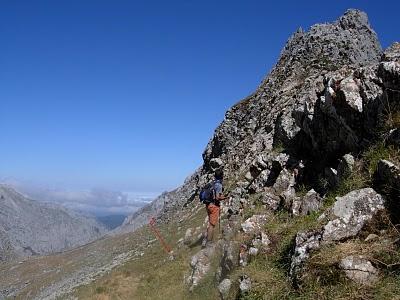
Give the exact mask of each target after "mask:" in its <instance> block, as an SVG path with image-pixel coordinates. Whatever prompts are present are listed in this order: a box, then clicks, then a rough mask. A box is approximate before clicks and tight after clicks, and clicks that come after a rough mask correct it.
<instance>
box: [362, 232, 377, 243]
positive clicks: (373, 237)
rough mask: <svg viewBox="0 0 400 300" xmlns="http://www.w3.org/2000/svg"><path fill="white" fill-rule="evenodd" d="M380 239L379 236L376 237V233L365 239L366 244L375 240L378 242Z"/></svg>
mask: <svg viewBox="0 0 400 300" xmlns="http://www.w3.org/2000/svg"><path fill="white" fill-rule="evenodd" d="M378 238H379V236H378V235H376V234H374V233H371V234H369V235H368V236H367V237H366V238H365V240H364V241H365V242H371V241H374V240H376V239H378Z"/></svg>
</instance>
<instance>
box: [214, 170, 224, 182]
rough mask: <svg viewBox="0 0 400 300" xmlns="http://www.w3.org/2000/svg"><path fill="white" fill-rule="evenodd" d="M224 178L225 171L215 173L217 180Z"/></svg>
mask: <svg viewBox="0 0 400 300" xmlns="http://www.w3.org/2000/svg"><path fill="white" fill-rule="evenodd" d="M223 178H224V171H222V170H217V171H215V179H217V180H222V179H223Z"/></svg>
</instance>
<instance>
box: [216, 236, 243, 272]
mask: <svg viewBox="0 0 400 300" xmlns="http://www.w3.org/2000/svg"><path fill="white" fill-rule="evenodd" d="M239 251H240V249H239V243H238V242H236V241H229V242H226V243H224V246H223V254H222V259H221V263H220V268H221V276H222V277H224V276H225V275H226V274H228V273H229V272H231V271H233V269H234V268H235V267H237V266H238V257H239Z"/></svg>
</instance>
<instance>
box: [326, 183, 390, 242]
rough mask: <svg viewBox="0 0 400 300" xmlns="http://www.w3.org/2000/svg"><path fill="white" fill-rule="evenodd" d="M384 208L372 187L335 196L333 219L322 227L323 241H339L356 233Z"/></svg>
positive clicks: (381, 199) (382, 201)
mask: <svg viewBox="0 0 400 300" xmlns="http://www.w3.org/2000/svg"><path fill="white" fill-rule="evenodd" d="M382 209H384V200H383V198H382V196H381V195H379V194H378V193H377V192H375V191H374V190H373V189H372V188H364V189H360V190H356V191H352V192H350V193H348V194H347V195H345V196H343V197H336V202H335V204H334V205H333V207H332V209H331V214H332V216H333V219H331V221H329V222H328V224H326V225H325V227H324V233H323V240H324V241H340V240H343V239H346V238H349V237H352V236H355V235H357V234H358V232H359V231H360V230H361V229H362V228H363V226H364V224H365V223H366V222H367V221H369V220H371V219H372V218H373V217H374V216H375V215H376V214H377V213H378V212H379V211H380V210H382Z"/></svg>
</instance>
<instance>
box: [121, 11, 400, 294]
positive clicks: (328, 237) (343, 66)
mask: <svg viewBox="0 0 400 300" xmlns="http://www.w3.org/2000/svg"><path fill="white" fill-rule="evenodd" d="M399 57H400V47H399V44H398V43H395V44H393V45H392V46H391V47H389V48H388V49H387V50H386V51H385V52H383V51H382V49H381V46H380V44H379V41H378V38H377V35H376V33H375V32H374V30H373V29H372V28H371V26H370V24H369V22H368V18H367V16H366V14H365V13H364V12H361V11H359V10H348V11H347V12H346V13H345V14H344V15H343V16H342V17H340V18H339V19H338V20H337V21H335V22H333V23H327V24H317V25H314V26H312V27H311V28H310V30H309V31H303V30H302V29H299V30H298V31H297V32H296V33H294V34H293V36H292V37H290V39H289V41H288V42H287V44H286V46H285V47H284V49H283V50H282V52H281V55H280V58H279V61H278V63H277V64H276V66H275V67H274V68H273V69H272V71H271V72H270V73H269V75H268V76H267V77H266V78H265V80H263V82H262V83H261V84H260V86H259V87H258V88H257V90H256V91H255V92H254V93H253V94H252V95H250V96H249V97H247V98H246V99H244V100H242V101H240V102H239V103H237V104H236V105H234V106H233V107H232V108H231V109H229V110H228V111H227V113H226V115H225V119H224V121H223V122H222V123H221V124H220V125H219V126H218V128H217V129H216V131H215V133H214V136H213V137H212V139H211V140H210V142H209V143H208V145H207V147H206V149H205V151H204V153H203V159H204V164H203V166H202V167H201V168H200V169H199V170H197V171H196V172H195V173H194V174H193V175H192V176H190V177H189V178H188V179H187V180H186V181H185V183H184V184H183V186H182V187H180V188H178V189H177V190H175V191H173V192H171V193H165V194H163V195H162V196H161V197H159V198H158V199H156V201H155V202H154V203H153V204H151V205H150V206H148V207H145V208H143V209H142V210H141V211H139V212H137V213H136V214H135V215H133V216H130V217H129V218H127V219H126V220H125V222H124V224H123V226H122V228H121V230H130V229H134V228H137V227H140V226H142V225H143V224H145V222H146V221H147V218H148V216H156V217H157V218H158V220H159V221H160V222H169V221H170V220H171V219H173V218H174V216H176V214H178V213H177V212H179V211H180V210H182V209H183V208H188V209H190V212H189V215H190V214H193V213H195V212H197V211H198V210H199V209H201V207H200V206H199V204H198V203H197V202H194V201H193V200H194V199H196V195H197V193H198V190H199V188H200V187H202V186H203V185H204V184H205V183H206V182H208V181H210V180H211V178H212V174H213V171H214V170H216V169H218V168H223V169H224V172H225V174H226V175H227V177H228V178H226V180H225V186H226V188H227V189H228V190H229V191H231V196H232V197H231V200H230V202H229V204H228V206H226V207H224V208H223V221H222V222H223V234H222V239H223V241H225V242H223V241H222V242H220V243H219V244H218V245H220V246H219V248H220V252H222V253H223V254H222V257H221V264H220V268H219V269H218V270H217V271H216V278H217V279H218V282H220V286H219V292H220V295H221V298H223V299H226V298H229V296H228V295H230V294H229V289H230V288H231V286H232V282H231V281H230V279H229V273H230V272H232V270H234V269H237V268H240V267H245V266H246V265H247V262H248V261H250V260H251V259H252V258H251V257H252V256H253V257H254V256H257V255H258V253H263V252H265V251H267V252H268V251H271V249H270V247H264V249H263V247H260V244H262V243H260V242H257V241H253V239H256V238H255V237H257V236H264V240H268V241H269V237H268V233H266V232H265V231H264V228H265V226H266V225H265V224H266V223H268V220H269V219H271V218H273V217H272V216H273V215H274V214H279V213H281V212H283V211H285V212H287V213H289V215H290V216H292V217H293V218H294V217H296V216H301V215H312V214H318V215H319V218H318V224H319V225H318V226H317V227H316V228H313V229H312V230H306V231H299V232H298V233H297V234H296V235H295V237H294V238H293V241H292V248H291V251H290V264H289V268H288V270H287V272H288V275H289V277H290V279H291V282H292V284H293V286H294V287H295V288H296V287H297V288H299V287H301V284H302V282H303V279H304V274H306V273H307V270H308V269H307V262H308V260H310V258H312V257H313V253H316V252H318V251H320V249H324V247H328V246H327V245H332V244H333V245H335V247H336V246H337V247H339V248H340V247H341V246H342V245H343V243H346V241H347V240H348V239H349V238H359V236H360V234H361V232H362V231H363V230H364V229H365V228H366V227H367V226H369V224H371V223H373V222H375V220H376V219H379V218H380V216H381V215H382V214H385V213H388V214H389V215H392V216H394V215H396V214H397V213H398V212H399V210H398V209H399V207H398V204H397V202H396V201H398V199H399V198H398V196H399V195H398V192H396V191H397V190H398V189H397V188H396V185H397V186H398V178H399V177H398V174H399V172H398V170H399V161H398V158H399V157H398V156H397V157H396V155H386V156H389V157H391V158H392V161H390V160H389V161H385V160H383V159H382V160H381V161H379V163H378V164H377V166H378V167H377V168H375V169H373V170H370V172H372V173H370V176H372V177H374V179H373V180H372V181H371V180H370V179H366V180H365V181H363V182H362V183H360V184H358V185H356V184H355V186H359V188H358V189H350V190H347V191H346V193H344V194H341V195H339V196H340V197H337V198H334V199H333V204H332V203H331V205H332V207H330V205H329V201H332V200H329V195H331V194H333V193H335V192H336V193H339V191H340V188H341V187H342V186H343V185H346V184H347V182H348V181H349V180H354V179H353V177H354V176H357V175H360V176H361V173H362V174H364V173H365V171H364V169H365V168H366V166H361V167H360V166H359V165H360V164H361V165H362V164H363V163H365V161H366V159H364V158H363V157H362V156H360V153H365V152H366V154H365V155H367V154H368V149H370V148H371V149H372V148H374V147H375V146H374V145H377V144H379V145H382V144H383V145H384V146H383V147H384V148H385V149H388V147H391V148H390V149H391V151H392V152H393V153H398V145H399V144H398V130H399V129H398V126H399V125H400V123H399V122H398V116H399V115H400V101H399V100H400V94H399V91H400V81H399V78H400V77H399V76H400V65H399ZM389 145H391V146H389ZM396 147H397V148H396ZM375 148H376V147H375ZM375 148H374V149H375ZM371 151H372V150H371ZM371 151H370V152H371ZM385 151H386V150H385ZM396 151H397V152H396ZM375 154H376V155H381V158H384V156H385V155H383V153H375ZM357 168H360V169H357ZM354 174H355V175H354ZM352 176H353V177H352ZM362 176H364V175H362ZM349 177H350V179H349ZM382 183H384V184H382ZM388 185H389V187H388ZM302 187H307V188H308V189H307V190H306V192H305V193H304V194H303V195H300V194H299V190H300V189H301V188H302ZM254 199H255V200H254ZM259 205H261V206H262V207H263V209H264V211H263V214H259V215H253V216H252V217H250V218H248V219H246V220H243V212H246V211H249V210H250V211H251V210H252V209H254V207H256V206H259ZM178 215H180V216H181V215H184V216H183V217H182V216H181V217H180V220H184V219H185V218H188V217H189V216H188V215H186V216H185V214H182V213H179V214H178ZM258 218H259V219H260V220H261V219H262V221H258ZM392 221H393V222H395V218H393V217H392ZM395 224H397V223H395ZM240 228H242V229H241V230H240ZM198 233H199V232H198V230H196V235H197V234H198ZM235 233H236V235H235ZM238 233H239V235H240V236H241V238H245V239H247V242H246V243H244V244H242V245H240V244H238V243H235V242H234V240H235V236H237V235H238ZM256 245H258V246H256ZM268 249H269V250H268ZM321 251H322V250H321ZM203 252H204V253H208V252H205V250H204V251H203ZM203 252H202V251H200V252H199V253H198V254H197V255H195V256H193V258H192V263H191V267H192V269H191V271H190V273H189V274H188V275H187V276H189V277H186V282H187V283H188V285H189V288H190V289H193V288H195V286H196V285H198V284H200V282H201V280H202V278H203V277H205V276H206V274H207V273H209V272H210V265H209V264H208V261H210V258H209V255H206V256H205V257H207V259H203V260H202V259H199V257H203V256H204V255H203ZM215 252H218V251H215ZM228 253H230V255H228ZM232 253H237V254H238V255H237V256H236V254H235V255H232ZM340 259H341V260H339V261H337V262H336V266H337V268H339V269H340V268H341V269H342V270H343V272H344V274H345V275H346V276H347V277H348V278H349V279H351V280H353V281H355V282H357V283H358V284H373V283H374V282H376V281H377V280H378V278H379V275H378V274H379V270H378V269H377V268H376V267H377V265H376V262H375V265H374V266H373V265H372V264H371V262H370V261H369V260H368V258H366V257H365V256H363V255H353V256H351V255H350V256H347V257H342V258H340ZM193 261H195V262H196V263H193ZM199 261H201V262H202V263H201V264H198V262H199ZM197 265H201V268H200V269H196V266H197ZM360 272H361V273H360ZM363 272H364V273H363ZM366 275H368V276H366ZM245 283H246V284H245ZM239 286H240V288H239V290H240V291H239V293H241V294H243V295H244V294H246V293H248V292H249V290H251V279H250V278H249V277H248V276H247V275H244V276H243V279H242V280H241V281H240V284H239Z"/></svg>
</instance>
